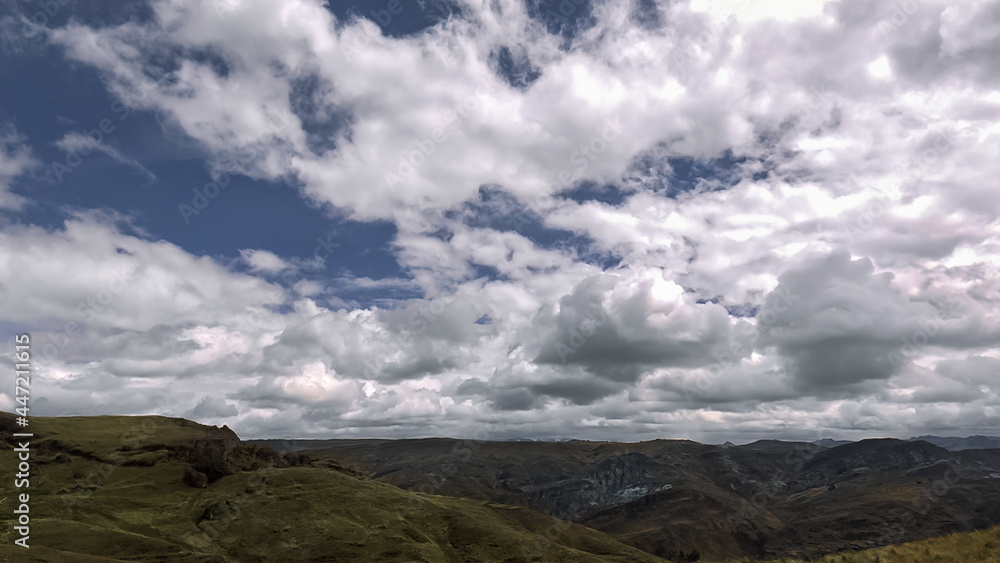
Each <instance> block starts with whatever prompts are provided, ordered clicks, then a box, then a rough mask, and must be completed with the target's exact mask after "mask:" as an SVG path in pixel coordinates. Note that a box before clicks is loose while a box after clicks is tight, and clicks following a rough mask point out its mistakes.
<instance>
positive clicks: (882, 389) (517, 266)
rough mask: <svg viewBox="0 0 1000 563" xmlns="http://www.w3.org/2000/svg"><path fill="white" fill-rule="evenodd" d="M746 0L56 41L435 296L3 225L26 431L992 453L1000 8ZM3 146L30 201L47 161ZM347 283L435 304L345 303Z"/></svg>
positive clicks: (81, 217)
mask: <svg viewBox="0 0 1000 563" xmlns="http://www.w3.org/2000/svg"><path fill="white" fill-rule="evenodd" d="M565 4H567V5H569V6H570V7H573V6H576V4H574V3H573V2H565ZM731 4H732V5H731V6H730V5H727V4H726V3H724V2H719V3H715V2H704V1H695V0H692V1H691V2H679V3H667V2H657V3H653V2H602V3H597V4H595V5H593V6H590V7H586V8H584V7H577V8H574V9H579V10H583V9H587V10H590V18H589V20H587V22H588V23H586V24H580V27H579V28H578V29H575V30H574V32H573V33H571V34H569V36H567V35H566V34H558V33H553V31H552V30H551V29H550V27H549V26H547V25H546V24H545V22H543V21H541V20H540V19H539V18H537V17H535V14H533V13H532V11H531V10H530V9H529V8H528V7H526V6H525V5H524V4H523V3H521V2H503V1H499V2H488V3H480V2H463V3H461V4H460V10H458V12H457V15H454V16H453V17H451V18H448V19H446V20H444V21H442V22H440V23H438V24H436V25H434V26H432V27H430V28H428V29H426V30H425V31H423V32H420V33H417V34H413V35H407V36H403V37H390V36H386V35H383V34H382V32H381V30H380V29H379V27H378V26H377V25H376V24H375V23H373V22H372V21H369V20H366V19H357V18H355V19H347V20H338V19H336V18H335V17H334V16H333V15H332V14H331V13H330V12H329V11H328V10H326V9H325V8H324V7H323V6H322V5H320V3H318V2H314V1H306V0H301V1H288V2H263V1H243V2H237V1H235V0H227V1H226V2H225V3H222V8H221V9H220V8H219V5H214V4H212V3H204V2H186V1H181V0H165V1H160V2H154V3H153V7H154V17H153V19H152V20H151V21H150V22H147V23H136V22H130V23H125V24H122V25H118V26H108V27H91V26H88V25H84V24H81V23H79V22H75V21H71V22H70V23H68V24H67V25H65V26H63V27H59V28H54V29H51V30H49V31H48V32H47V40H48V41H49V42H50V43H51V44H52V45H54V46H57V47H59V48H61V49H63V50H64V52H65V56H66V57H68V58H69V59H71V60H73V61H76V62H78V63H81V64H84V65H89V66H92V67H94V68H96V69H97V70H99V71H100V72H101V73H102V75H103V76H104V77H105V78H106V81H107V84H108V88H109V90H110V93H111V94H112V95H114V96H117V97H119V98H121V99H125V100H129V101H130V103H131V104H132V105H133V106H134V108H135V109H137V110H142V111H151V112H155V114H156V115H158V116H160V118H161V119H162V120H163V122H164V126H165V127H170V128H173V129H176V130H177V131H178V132H180V133H182V134H183V135H185V136H187V137H189V138H191V139H193V140H194V141H196V143H197V145H198V146H199V147H200V150H202V151H203V154H204V158H205V159H206V160H207V162H208V165H209V167H210V168H211V169H212V170H213V171H214V172H216V173H217V174H222V173H225V174H229V175H246V176H250V177H254V178H262V179H268V180H275V181H278V182H280V183H284V184H286V185H288V186H291V187H292V188H294V189H297V190H299V192H300V193H301V195H302V197H304V198H307V199H308V200H309V201H310V202H312V203H313V204H315V205H317V206H325V207H326V208H327V209H329V210H330V211H331V213H333V212H337V213H344V214H347V215H348V216H350V217H351V218H352V219H355V220H358V221H374V220H383V221H391V222H392V223H394V224H395V226H396V228H397V229H398V234H397V236H396V239H395V240H394V252H395V254H396V258H397V261H398V262H399V263H400V264H401V265H402V266H403V267H404V269H405V270H406V271H407V272H408V274H409V275H410V278H409V279H402V278H386V279H379V280H372V279H368V278H351V279H341V280H330V279H323V278H322V277H319V276H316V275H315V274H314V269H313V268H312V267H311V266H310V263H309V261H304V260H301V259H297V258H294V257H282V256H278V255H275V254H274V253H272V252H270V251H268V250H266V249H257V248H247V249H245V250H243V251H241V253H240V256H238V257H233V258H232V259H231V260H227V259H224V258H213V257H205V256H195V255H193V254H191V253H189V252H187V251H185V250H183V249H182V248H180V247H178V246H176V245H174V244H172V243H170V242H169V241H162V240H152V238H151V237H149V236H148V235H146V234H145V233H143V232H141V231H140V230H137V229H136V228H135V227H134V225H133V224H132V222H131V221H130V220H129V218H128V217H126V216H123V215H120V214H118V213H115V212H111V211H101V210H90V211H85V212H79V213H76V214H75V215H74V216H73V217H72V218H70V219H69V220H67V221H66V223H65V225H64V227H63V228H62V229H56V230H45V229H41V228H38V227H32V226H24V225H16V224H8V225H6V226H5V227H4V229H3V231H2V232H0V248H2V250H0V266H2V267H0V284H2V285H0V292H2V298H3V302H4V303H5V305H4V307H5V311H4V315H3V316H4V320H5V321H8V322H9V323H11V324H13V325H15V326H16V327H19V330H20V327H26V328H27V329H30V330H32V331H33V333H34V334H35V336H36V341H37V342H38V343H39V344H38V346H39V350H40V351H41V352H42V354H43V359H41V360H40V361H39V371H40V374H39V375H40V379H41V380H43V381H45V384H44V393H43V398H41V399H40V400H39V401H38V402H36V403H35V406H36V407H37V412H36V413H35V414H101V413H112V412H115V413H146V412H159V413H165V414H172V415H176V416H191V417H194V418H196V419H199V420H203V421H206V422H210V423H217V424H221V423H223V422H225V423H226V424H229V425H230V426H232V427H234V428H236V429H238V431H239V432H240V433H241V435H244V436H254V437H257V436H287V437H304V436H313V437H322V436H330V437H334V436H389V437H403V436H428V435H450V436H465V435H470V434H471V433H472V432H473V431H477V430H478V429H482V428H486V429H488V432H489V434H488V435H489V436H490V437H494V438H509V437H519V436H529V437H542V438H551V437H581V438H612V439H625V440H632V439H645V438H653V437H691V438H694V439H702V440H709V441H711V440H724V439H737V438H740V437H746V438H755V437H763V436H771V437H774V436H778V437H786V438H798V439H804V438H812V439H816V438H822V437H830V436H834V437H838V438H853V437H860V436H872V435H892V434H895V435H900V436H903V437H906V436H908V435H918V434H926V433H939V434H971V433H988V432H991V431H992V432H995V431H996V430H997V429H998V428H1000V411H998V391H997V386H996V381H997V376H998V375H1000V353H998V348H997V344H998V342H1000V315H998V309H997V304H998V300H1000V278H998V276H997V274H998V268H997V264H996V262H995V260H996V258H995V257H996V256H1000V253H998V252H1000V237H998V227H1000V223H998V220H997V217H998V213H1000V194H998V192H997V191H996V189H995V184H996V178H997V177H998V176H1000V158H998V156H1000V155H998V151H1000V138H998V133H1000V126H998V123H1000V121H998V119H997V118H998V117H1000V97H998V95H997V93H996V87H997V83H998V82H1000V72H998V70H1000V69H998V68H997V64H998V63H997V59H996V57H995V56H993V55H992V54H993V53H996V52H997V48H998V47H1000V45H998V43H1000V9H998V4H997V3H991V4H986V3H982V4H976V5H961V6H959V5H950V4H948V3H938V2H929V1H922V2H920V3H916V2H912V3H902V4H900V6H903V7H900V6H889V5H881V4H862V3H852V2H828V3H822V2H815V3H802V4H801V5H797V6H799V8H797V10H798V11H791V10H789V9H788V5H787V3H780V2H775V3H773V4H774V5H773V6H772V5H771V4H772V3H766V2H765V3H758V2H753V3H731ZM914 6H915V8H914V9H912V10H911V9H910V8H911V7H914ZM504 53H506V54H504ZM164 61H167V62H164ZM504 61H506V62H504ZM501 63H502V64H501ZM501 67H502V68H501ZM137 93H141V95H137ZM73 139H75V138H73ZM71 140H72V139H71ZM77 140H78V139H77ZM0 142H2V143H3V150H2V151H0V207H15V206H16V205H18V204H19V201H20V199H19V197H20V196H14V195H13V194H11V193H9V192H8V191H7V190H6V188H5V185H6V184H5V183H4V182H6V181H7V179H8V178H10V177H13V176H16V175H19V174H24V173H25V172H26V170H27V169H28V167H29V166H30V162H31V159H30V154H31V153H30V149H29V148H28V147H27V145H26V144H24V140H23V139H21V138H19V137H18V136H17V134H16V131H9V132H8V133H4V134H3V136H0ZM67 142H68V141H67ZM109 150H113V149H109ZM122 158H125V157H122ZM134 164H135V166H138V167H139V168H142V167H141V165H140V164H139V163H134ZM684 166H691V167H695V166H697V167H699V168H698V170H699V172H698V173H697V174H695V175H693V176H692V178H691V179H690V180H685V179H684V172H683V171H682V170H681V168H682V167H684ZM588 187H590V188H594V189H601V188H605V187H606V190H607V191H608V193H610V194H612V195H614V196H615V197H607V198H602V197H588V196H587V195H586V194H587V193H589V192H587V190H586V188H588ZM275 189H279V188H275ZM571 189H572V190H571ZM289 228H295V225H289ZM532 229H534V230H535V231H539V232H542V233H563V234H568V235H570V237H571V238H570V240H572V241H574V243H573V244H550V243H548V242H547V240H548V239H546V238H545V236H534V235H532V234H531V233H532V232H535V231H532ZM303 238H304V240H305V242H304V245H306V244H309V243H310V242H311V241H310V240H306V239H310V236H309V235H307V234H304V235H303ZM484 272H486V273H484ZM331 284H344V285H352V284H353V285H356V286H365V287H378V288H382V289H384V290H386V291H392V290H393V289H398V288H401V287H406V288H418V289H420V290H422V291H423V293H424V294H425V296H426V297H424V298H421V299H412V300H398V301H395V302H394V306H393V307H385V308H375V307H370V308H352V307H350V306H344V304H343V303H342V302H339V301H337V300H335V299H332V298H330V292H329V291H328V290H329V288H330V286H331ZM67 323H73V324H74V325H75V327H76V329H75V330H70V329H69V328H68V327H67ZM45 346H49V348H48V349H47V350H46V348H45ZM0 408H3V409H5V410H9V409H11V408H13V401H12V400H11V397H10V395H9V394H2V395H0ZM478 435H479V436H482V435H483V434H482V432H479V433H478Z"/></svg>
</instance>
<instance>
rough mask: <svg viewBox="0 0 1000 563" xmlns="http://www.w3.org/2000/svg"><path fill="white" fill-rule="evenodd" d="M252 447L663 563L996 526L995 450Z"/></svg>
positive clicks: (429, 442) (894, 443) (775, 554)
mask: <svg viewBox="0 0 1000 563" xmlns="http://www.w3.org/2000/svg"><path fill="white" fill-rule="evenodd" d="M257 443H261V444H264V443H267V444H271V445H272V446H273V447H275V448H276V449H278V450H280V451H282V452H286V451H288V452H292V451H294V452H300V453H305V454H308V455H311V456H313V457H316V458H318V459H333V460H336V461H338V462H339V463H342V464H344V465H346V466H349V467H353V468H355V469H358V470H359V471H363V472H364V473H365V474H367V475H370V476H371V477H372V478H374V479H377V480H379V481H382V482H385V483H390V484H392V485H395V486H398V487H400V488H403V489H406V490H424V491H428V492H433V493H435V494H443V495H449V496H454V497H462V498H473V499H478V500H484V501H490V502H501V503H503V504H508V505H516V506H522V507H525V508H530V509H532V510H536V511H539V512H542V513H545V514H549V515H552V516H557V517H560V518H569V519H572V520H573V521H575V522H578V523H580V524H583V525H585V526H587V527H589V528H593V529H596V530H599V531H601V532H604V533H607V534H608V535H610V536H611V537H613V538H615V539H617V540H619V541H621V542H622V543H625V544H627V545H631V546H633V547H636V548H639V549H641V550H643V551H645V552H647V553H652V554H654V555H657V556H659V557H662V558H664V559H668V560H676V561H686V560H702V561H725V560H727V559H737V558H739V557H750V558H756V559H761V560H766V559H769V558H780V557H807V556H808V557H813V558H816V557H821V556H823V555H826V554H830V553H837V552H841V551H845V550H858V551H860V550H864V549H868V548H876V547H881V546H885V545H889V544H897V543H904V542H913V541H919V540H922V539H926V538H929V537H938V536H946V535H950V534H954V533H959V532H971V531H975V530H981V529H986V528H990V527H992V526H994V525H996V524H998V523H1000V450H967V451H963V452H949V451H948V450H946V449H943V448H940V447H938V446H934V445H933V444H930V443H927V442H922V441H905V440H895V439H872V440H862V441H859V442H851V443H847V444H843V445H840V446H837V447H834V448H825V447H822V446H817V445H813V444H808V443H802V442H782V441H777V440H761V441H758V442H754V443H752V444H747V445H744V446H733V447H718V446H713V445H708V444H699V443H697V442H691V441H686V440H652V441H647V442H635V443H613V442H590V441H581V440H571V441H567V442H493V441H472V440H454V439H447V438H427V439H413V440H296V441H276V442H268V441H259V442H257Z"/></svg>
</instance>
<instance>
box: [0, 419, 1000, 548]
mask: <svg viewBox="0 0 1000 563" xmlns="http://www.w3.org/2000/svg"><path fill="white" fill-rule="evenodd" d="M16 431H19V429H17V428H16V427H15V426H14V425H13V417H12V416H11V415H8V414H6V413H0V449H5V450H7V451H4V452H0V471H2V472H3V474H4V475H7V476H8V477H5V478H4V479H0V512H2V514H3V516H0V519H2V520H4V522H5V524H6V525H4V526H3V527H0V562H3V563H6V562H22V561H50V562H62V561H65V562H83V563H86V562H96V561H102V562H109V561H185V562H188V561H190V562H235V561H239V562H254V561H340V562H352V561H358V562H368V561H370V562H418V561H422V562H426V563H432V562H442V563H444V562H447V563H464V562H472V561H483V562H493V561H496V562H505V563H515V562H529V561H531V562H535V561H539V562H626V561H628V562H633V561H635V562H645V561H649V562H652V561H662V559H659V558H657V557H655V556H653V555H650V554H648V553H645V552H643V551H639V550H637V549H635V548H633V547H629V546H627V545H625V544H623V543H619V542H618V541H617V540H615V539H613V538H612V537H611V536H608V535H605V534H603V533H601V532H598V531H595V530H592V529H590V528H588V527H584V526H582V525H578V524H569V523H567V522H565V521H563V520H558V519H555V518H552V517H550V516H547V515H544V514H541V513H538V512H534V511H531V510H528V509H526V508H523V507H515V506H510V505H506V504H500V503H495V502H491V501H483V500H470V499H466V498H455V497H447V496H435V495H429V494H422V493H417V492H409V491H405V490H403V489H400V488H398V487H396V486H394V485H392V484H390V483H386V482H381V481H377V480H372V479H369V478H368V477H366V476H364V475H362V474H360V473H358V472H356V471H354V470H353V469H350V468H347V467H344V466H342V465H341V464H340V463H339V462H338V461H337V460H336V459H322V460H319V459H310V458H307V457H304V456H303V455H302V454H301V453H296V452H289V453H286V454H285V455H283V456H282V455H279V454H278V453H277V452H275V450H273V449H272V448H269V447H262V446H259V445H254V444H247V443H244V442H242V441H240V440H239V438H238V437H237V436H236V434H235V433H234V432H233V431H232V430H230V429H228V428H226V427H223V428H217V427H211V426H204V425H200V424H197V423H194V422H190V421H187V420H183V419H177V418H166V417H157V416H146V417H116V416H102V417H67V418H33V419H32V421H31V427H30V428H29V431H31V432H34V433H35V437H34V438H33V439H32V440H31V456H32V457H31V464H32V470H31V488H30V495H31V501H30V505H31V513H30V514H31V524H30V526H31V535H30V540H29V543H30V545H31V548H30V549H28V550H25V549H23V548H21V547H17V546H14V545H13V540H14V539H15V538H16V537H17V536H16V533H15V532H14V531H13V530H12V525H11V517H12V510H13V509H14V506H13V502H14V493H15V490H14V489H13V479H12V478H10V477H12V476H13V475H14V473H16V469H15V465H14V464H15V462H16V455H15V454H14V452H13V451H11V450H12V449H13V447H14V443H15V439H14V438H12V436H11V433H12V432H16ZM569 447H571V448H578V445H573V444H570V446H569ZM599 447H601V446H599ZM608 447H612V446H608ZM683 447H689V446H686V445H684V446H683ZM574 451H575V450H574ZM542 469H543V468H542V467H541V466H539V470H542ZM838 490H839V488H838ZM16 492H23V491H20V490H19V491H16ZM667 492H668V491H664V493H667ZM845 492H846V491H845ZM667 524H669V523H667ZM675 524H678V525H679V523H677V522H675ZM998 545H1000V528H992V529H990V530H986V531H980V532H974V533H963V534H956V535H953V536H948V537H942V538H936V539H931V540H926V541H920V542H916V543H909V544H903V545H896V546H888V547H883V548H878V549H873V550H868V551H859V552H853V553H845V554H842V555H835V556H829V557H826V558H825V559H821V561H826V562H830V563H832V562H848V563H860V562H866V563H867V562H875V561H878V562H879V563H890V562H900V563H901V562H904V561H905V562H907V563H931V562H940V563H950V562H952V561H955V562H958V561H962V562H985V563H991V562H992V563H1000V548H998ZM685 560H688V559H687V558H685ZM702 560H703V561H706V560H711V559H708V557H703V558H702ZM731 561H733V562H736V561H741V562H747V561H750V560H749V559H742V560H740V559H731ZM776 561H784V562H786V563H792V562H795V563H798V562H799V561H800V560H799V559H784V560H776Z"/></svg>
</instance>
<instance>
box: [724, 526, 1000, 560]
mask: <svg viewBox="0 0 1000 563" xmlns="http://www.w3.org/2000/svg"><path fill="white" fill-rule="evenodd" d="M750 561H751V560H750V559H740V560H736V561H735V562H734V563H749V562H750ZM806 561H807V560H805V559H777V560H772V561H767V562H758V561H754V562H753V563H779V562H780V563H806ZM808 561H810V562H813V563H1000V526H997V527H994V528H990V529H989V530H980V531H977V532H966V533H961V534H952V535H950V536H945V537H942V538H931V539H927V540H923V541H918V542H911V543H905V544H900V545H891V546H886V547H879V548H875V549H868V550H865V551H857V552H853V553H841V554H837V555H827V556H826V557H823V558H821V559H810V560H808Z"/></svg>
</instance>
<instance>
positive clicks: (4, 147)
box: [0, 124, 38, 210]
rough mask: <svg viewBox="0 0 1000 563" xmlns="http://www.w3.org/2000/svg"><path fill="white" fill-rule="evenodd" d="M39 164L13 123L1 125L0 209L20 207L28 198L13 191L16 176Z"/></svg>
mask: <svg viewBox="0 0 1000 563" xmlns="http://www.w3.org/2000/svg"><path fill="white" fill-rule="evenodd" d="M37 164H38V161H37V160H36V159H35V157H34V156H33V155H32V153H31V148H30V147H29V146H28V144H27V143H26V142H25V139H24V137H23V136H21V135H20V134H19V133H18V132H17V130H16V129H14V126H13V125H10V124H7V125H3V126H0V209H14V210H16V209H20V208H21V207H23V206H24V204H25V203H26V201H27V199H26V198H24V197H23V196H20V195H18V194H15V193H13V192H12V191H11V187H12V185H11V184H12V181H13V180H14V178H16V177H18V176H20V175H22V174H25V173H26V172H28V171H29V170H31V169H32V168H33V167H35V166H36V165H37Z"/></svg>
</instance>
